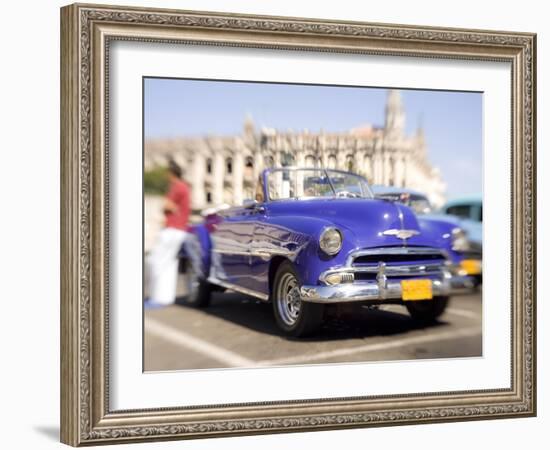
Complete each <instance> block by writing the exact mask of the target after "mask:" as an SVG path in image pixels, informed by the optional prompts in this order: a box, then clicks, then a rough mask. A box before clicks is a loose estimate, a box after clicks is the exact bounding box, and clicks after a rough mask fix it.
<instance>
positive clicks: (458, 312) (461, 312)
mask: <svg viewBox="0 0 550 450" xmlns="http://www.w3.org/2000/svg"><path fill="white" fill-rule="evenodd" d="M445 312H446V313H449V314H453V315H455V316H461V317H467V318H468V319H476V320H481V311H480V312H475V311H468V310H467V309H458V308H447V309H446V310H445Z"/></svg>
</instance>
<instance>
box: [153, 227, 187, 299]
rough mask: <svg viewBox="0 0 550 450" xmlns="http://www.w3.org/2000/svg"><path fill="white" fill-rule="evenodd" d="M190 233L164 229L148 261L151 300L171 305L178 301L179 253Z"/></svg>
mask: <svg viewBox="0 0 550 450" xmlns="http://www.w3.org/2000/svg"><path fill="white" fill-rule="evenodd" d="M187 236H188V233H187V232H185V231H182V230H178V229H176V228H163V229H162V230H161V231H160V233H159V234H158V237H157V241H156V243H155V246H154V248H153V250H152V251H151V254H150V255H149V257H148V259H147V265H148V268H149V270H148V272H149V283H150V288H149V293H150V298H151V300H153V301H154V302H156V303H161V304H164V305H169V304H172V303H174V301H175V300H176V285H177V282H178V253H179V250H180V247H181V246H182V244H183V242H184V241H185V240H186V238H187Z"/></svg>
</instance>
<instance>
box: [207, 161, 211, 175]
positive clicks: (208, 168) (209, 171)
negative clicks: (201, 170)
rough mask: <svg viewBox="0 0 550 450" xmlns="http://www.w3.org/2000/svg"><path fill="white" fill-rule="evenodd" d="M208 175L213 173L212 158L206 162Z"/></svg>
mask: <svg viewBox="0 0 550 450" xmlns="http://www.w3.org/2000/svg"><path fill="white" fill-rule="evenodd" d="M206 173H209V174H210V173H212V158H208V159H207V160H206Z"/></svg>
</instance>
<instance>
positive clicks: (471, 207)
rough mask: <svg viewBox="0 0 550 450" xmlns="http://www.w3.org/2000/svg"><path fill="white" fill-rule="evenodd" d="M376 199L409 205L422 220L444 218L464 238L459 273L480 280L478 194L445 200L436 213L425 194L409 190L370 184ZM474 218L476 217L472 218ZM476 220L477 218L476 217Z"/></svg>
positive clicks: (479, 198)
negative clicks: (458, 229) (465, 241)
mask: <svg viewBox="0 0 550 450" xmlns="http://www.w3.org/2000/svg"><path fill="white" fill-rule="evenodd" d="M372 190H373V192H374V195H375V196H376V197H377V198H383V199H387V200H391V201H395V202H399V203H403V204H404V205H407V206H409V207H410V208H411V209H412V210H413V211H414V212H415V213H416V214H422V215H423V217H424V218H425V219H426V220H430V219H431V220H438V221H445V222H448V223H451V224H454V226H455V227H458V228H461V229H462V230H464V232H465V233H466V236H467V238H468V247H469V248H468V250H466V251H464V252H463V253H462V254H463V259H462V260H461V261H460V266H461V269H462V273H463V274H464V275H469V276H472V277H473V278H474V280H475V284H476V285H479V284H481V281H482V266H483V264H482V257H483V251H482V232H481V231H482V229H481V212H482V211H481V197H475V198H474V197H470V198H464V199H457V200H454V201H452V202H448V203H447V204H446V205H445V206H444V207H443V208H442V210H441V211H440V212H434V208H433V207H432V205H431V204H430V200H429V199H428V197H427V195H426V194H424V193H422V192H419V191H415V190H413V189H408V188H402V187H395V186H381V185H376V186H373V187H372ZM474 219H476V220H474ZM477 219H479V220H477Z"/></svg>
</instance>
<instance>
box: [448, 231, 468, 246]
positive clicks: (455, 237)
mask: <svg viewBox="0 0 550 450" xmlns="http://www.w3.org/2000/svg"><path fill="white" fill-rule="evenodd" d="M451 239H452V249H453V250H454V251H455V252H466V251H468V250H469V249H470V242H469V241H468V236H467V235H466V233H465V232H464V230H462V229H461V228H454V229H453V231H452V234H451Z"/></svg>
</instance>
